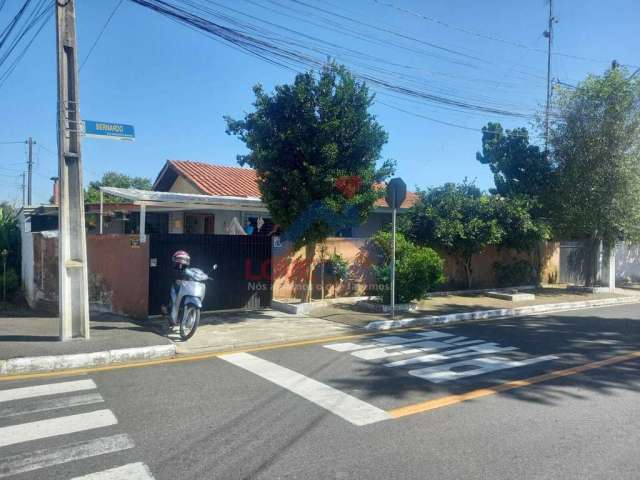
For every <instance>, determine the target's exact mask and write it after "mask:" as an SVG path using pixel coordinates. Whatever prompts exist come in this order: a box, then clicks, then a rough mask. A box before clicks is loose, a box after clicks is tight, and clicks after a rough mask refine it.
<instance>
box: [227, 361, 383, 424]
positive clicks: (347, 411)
mask: <svg viewBox="0 0 640 480" xmlns="http://www.w3.org/2000/svg"><path fill="white" fill-rule="evenodd" d="M219 358H220V359H222V360H225V361H227V362H229V363H231V364H233V365H236V366H238V367H240V368H244V369H245V370H248V371H249V372H252V373H254V374H256V375H258V376H260V377H262V378H264V379H267V380H269V381H271V382H273V383H275V384H276V385H279V386H281V387H283V388H286V389H287V390H289V391H291V392H293V393H295V394H296V395H299V396H301V397H302V398H305V399H307V400H309V401H311V402H313V403H315V404H316V405H318V406H320V407H322V408H324V409H326V410H329V411H330V412H332V413H333V414H335V415H338V416H339V417H342V418H344V419H345V420H347V421H348V422H351V423H353V424H354V425H358V426H361V425H367V424H370V423H374V422H380V421H382V420H387V419H389V418H390V417H389V414H388V413H387V412H385V411H384V410H382V409H380V408H377V407H374V406H373V405H371V404H369V403H366V402H363V401H362V400H359V399H357V398H355V397H352V396H351V395H349V394H346V393H344V392H341V391H340V390H337V389H335V388H333V387H330V386H329V385H325V384H324V383H321V382H318V381H316V380H313V379H312V378H309V377H306V376H304V375H302V374H300V373H298V372H294V371H293V370H289V369H288V368H285V367H281V366H280V365H277V364H275V363H272V362H269V361H268V360H264V359H262V358H259V357H256V356H254V355H251V354H249V353H234V354H230V355H222V356H221V357H219Z"/></svg>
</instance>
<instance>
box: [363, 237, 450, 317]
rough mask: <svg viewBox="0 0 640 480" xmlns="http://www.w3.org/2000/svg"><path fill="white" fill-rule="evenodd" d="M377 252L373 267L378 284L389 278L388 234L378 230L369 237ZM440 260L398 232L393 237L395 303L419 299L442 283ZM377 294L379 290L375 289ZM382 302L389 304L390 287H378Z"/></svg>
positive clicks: (387, 283)
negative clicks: (378, 252)
mask: <svg viewBox="0 0 640 480" xmlns="http://www.w3.org/2000/svg"><path fill="white" fill-rule="evenodd" d="M372 241H373V243H374V245H376V246H377V247H378V249H379V251H380V253H381V261H382V263H381V264H380V265H377V266H374V267H373V271H374V276H375V279H376V283H377V284H378V285H389V284H390V281H391V267H390V263H391V234H389V233H388V232H378V233H377V234H376V235H375V236H374V237H373V239H372ZM444 280H445V277H444V261H443V260H442V258H440V256H439V255H438V254H437V253H436V252H435V251H434V250H433V249H431V248H428V247H418V246H416V245H414V244H413V243H411V242H410V241H409V240H407V239H406V238H405V237H404V236H403V235H402V234H398V235H397V237H396V302H398V303H408V302H411V301H413V300H419V299H421V298H423V297H424V296H425V295H426V294H427V293H428V292H430V291H432V290H433V289H435V288H436V287H437V286H438V285H440V284H441V283H443V282H444ZM378 293H379V292H378ZM382 300H383V302H384V303H387V304H389V303H391V290H390V289H386V288H385V289H383V290H382Z"/></svg>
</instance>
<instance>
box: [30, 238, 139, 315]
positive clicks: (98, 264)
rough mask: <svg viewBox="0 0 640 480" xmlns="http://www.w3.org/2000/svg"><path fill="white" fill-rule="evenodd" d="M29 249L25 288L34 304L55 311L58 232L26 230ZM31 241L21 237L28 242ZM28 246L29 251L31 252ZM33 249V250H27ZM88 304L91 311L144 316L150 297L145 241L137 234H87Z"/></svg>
mask: <svg viewBox="0 0 640 480" xmlns="http://www.w3.org/2000/svg"><path fill="white" fill-rule="evenodd" d="M24 236H25V237H31V238H30V242H31V243H32V245H33V248H32V249H28V248H25V252H23V253H24V254H26V255H27V256H25V257H23V258H24V260H23V270H26V271H27V273H28V274H27V275H26V276H24V277H23V278H24V281H23V282H24V292H25V297H26V299H27V302H28V303H29V306H30V307H32V308H37V309H42V310H47V311H51V312H57V310H58V236H57V232H55V231H50V232H36V233H26V234H24ZM28 243H29V240H27V242H25V245H28ZM29 250H30V251H29ZM29 253H31V255H29ZM87 257H88V263H89V304H90V308H91V310H92V311H99V312H111V313H117V314H122V315H126V316H129V317H133V318H146V317H147V311H148V298H149V244H148V243H143V244H140V243H139V242H138V236H137V235H134V236H130V235H118V234H111V235H88V236H87Z"/></svg>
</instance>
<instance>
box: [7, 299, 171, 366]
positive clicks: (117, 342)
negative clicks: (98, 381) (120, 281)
mask: <svg viewBox="0 0 640 480" xmlns="http://www.w3.org/2000/svg"><path fill="white" fill-rule="evenodd" d="M58 328H59V327H58V317H56V316H47V315H46V314H42V315H38V316H34V314H33V312H28V311H9V312H7V311H5V312H3V311H0V360H7V359H10V358H17V357H39V356H44V355H69V354H77V353H94V352H100V351H106V350H115V349H124V348H134V347H149V346H154V345H170V344H171V341H170V340H169V339H167V338H166V337H163V336H161V335H158V334H157V333H156V332H154V331H152V330H151V329H149V328H148V327H147V326H145V325H144V324H143V323H137V322H134V321H132V320H129V319H126V318H124V317H120V316H117V315H110V314H99V315H94V316H92V318H91V338H90V339H89V340H83V339H74V340H69V341H66V342H61V341H59V340H58Z"/></svg>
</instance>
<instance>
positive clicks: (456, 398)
mask: <svg viewBox="0 0 640 480" xmlns="http://www.w3.org/2000/svg"><path fill="white" fill-rule="evenodd" d="M637 358H640V351H636V352H632V353H629V354H626V355H619V356H616V357H611V358H607V359H605V360H599V361H597V362H591V363H585V364H583V365H578V366H576V367H571V368H565V369H562V370H555V371H552V372H549V373H544V374H542V375H537V376H535V377H530V378H526V379H523V380H513V381H511V382H506V383H503V384H500V385H497V386H495V387H489V388H480V389H477V390H471V391H470V392H466V393H461V394H459V395H447V396H444V397H440V398H435V399H433V400H427V401H426V402H420V403H416V404H413V405H407V406H404V407H399V408H393V409H391V410H387V413H388V414H389V415H391V417H393V418H401V417H406V416H408V415H415V414H417V413H423V412H428V411H429V410H435V409H437V408H442V407H449V406H451V405H456V404H458V403H462V402H466V401H468V400H475V399H477V398H482V397H488V396H490V395H496V394H498V393H501V392H506V391H508V390H514V389H516V388H522V387H528V386H531V385H535V384H536V383H541V382H546V381H549V380H554V379H556V378H561V377H569V376H571V375H578V374H580V373H583V372H587V371H589V370H595V369H596V368H601V367H606V366H607V365H614V364H616V363H621V362H627V361H629V360H634V359H637Z"/></svg>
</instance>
